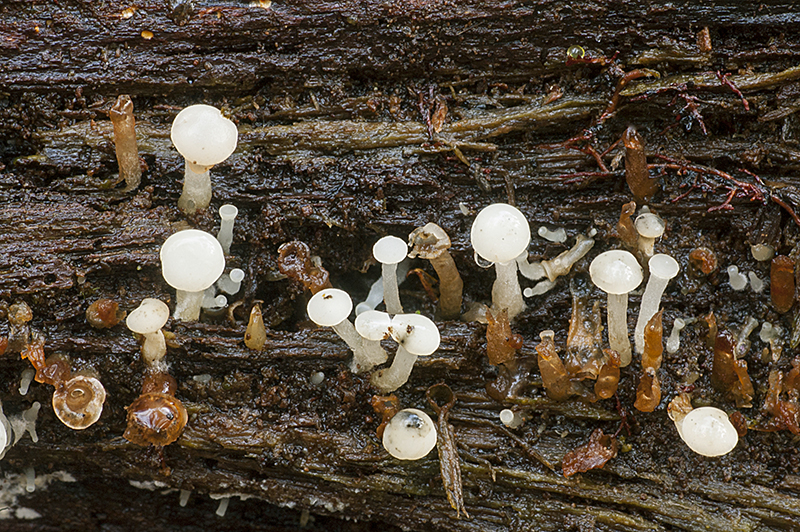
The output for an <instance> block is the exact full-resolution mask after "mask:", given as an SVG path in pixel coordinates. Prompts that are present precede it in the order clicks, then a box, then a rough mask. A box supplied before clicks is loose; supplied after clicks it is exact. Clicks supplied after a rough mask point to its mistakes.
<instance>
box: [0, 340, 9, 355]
mask: <svg viewBox="0 0 800 532" xmlns="http://www.w3.org/2000/svg"><path fill="white" fill-rule="evenodd" d="M7 347H8V338H6V337H5V336H0V356H2V355H4V354H5V352H6V348H7Z"/></svg>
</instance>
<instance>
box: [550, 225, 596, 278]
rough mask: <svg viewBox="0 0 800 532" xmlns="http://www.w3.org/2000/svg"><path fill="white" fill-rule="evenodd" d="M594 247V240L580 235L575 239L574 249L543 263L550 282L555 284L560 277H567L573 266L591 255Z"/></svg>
mask: <svg viewBox="0 0 800 532" xmlns="http://www.w3.org/2000/svg"><path fill="white" fill-rule="evenodd" d="M592 246H594V240H592V239H591V238H589V237H588V236H584V235H578V236H576V237H575V245H574V246H572V248H570V249H568V250H567V251H564V252H563V253H561V254H559V255H558V256H557V257H556V258H554V259H552V260H545V261H542V268H544V271H545V274H546V275H547V278H548V279H549V280H550V282H554V281H555V280H556V279H557V278H558V277H560V276H562V275H566V274H567V273H569V271H570V270H571V269H572V266H573V265H574V264H575V263H576V262H578V261H579V260H581V259H582V258H583V257H585V256H586V254H587V253H589V250H590V249H592Z"/></svg>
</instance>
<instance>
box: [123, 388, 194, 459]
mask: <svg viewBox="0 0 800 532" xmlns="http://www.w3.org/2000/svg"><path fill="white" fill-rule="evenodd" d="M188 419H189V418H188V414H187V413H186V408H184V406H183V404H182V403H181V402H180V400H178V399H177V398H175V397H173V396H171V395H168V394H164V393H145V394H142V395H140V396H139V397H138V398H137V399H136V400H135V401H134V402H133V403H132V404H131V405H130V406H129V407H128V426H127V428H126V429H125V433H124V434H123V437H124V438H125V439H126V440H128V441H129V442H131V443H135V444H136V445H142V446H147V445H158V446H164V445H169V444H170V443H172V442H174V441H175V440H177V439H178V437H179V436H180V435H181V433H182V432H183V429H184V427H186V422H187V421H188Z"/></svg>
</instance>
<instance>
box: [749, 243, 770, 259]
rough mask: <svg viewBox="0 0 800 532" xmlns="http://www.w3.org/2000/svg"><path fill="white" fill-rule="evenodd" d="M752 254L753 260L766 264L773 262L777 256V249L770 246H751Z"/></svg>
mask: <svg viewBox="0 0 800 532" xmlns="http://www.w3.org/2000/svg"><path fill="white" fill-rule="evenodd" d="M750 253H752V254H753V258H754V259H756V260H757V261H759V262H764V261H767V260H772V257H774V256H775V248H773V247H772V246H770V245H769V244H751V245H750Z"/></svg>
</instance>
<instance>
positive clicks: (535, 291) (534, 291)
mask: <svg viewBox="0 0 800 532" xmlns="http://www.w3.org/2000/svg"><path fill="white" fill-rule="evenodd" d="M555 285H556V283H555V281H551V280H549V279H545V280H544V281H540V282H538V283H536V285H534V287H533V288H526V289H525V290H523V291H522V294H523V295H524V296H525V297H533V296H540V295H542V294H546V293H547V292H549V291H550V290H552V289H553V287H555Z"/></svg>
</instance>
